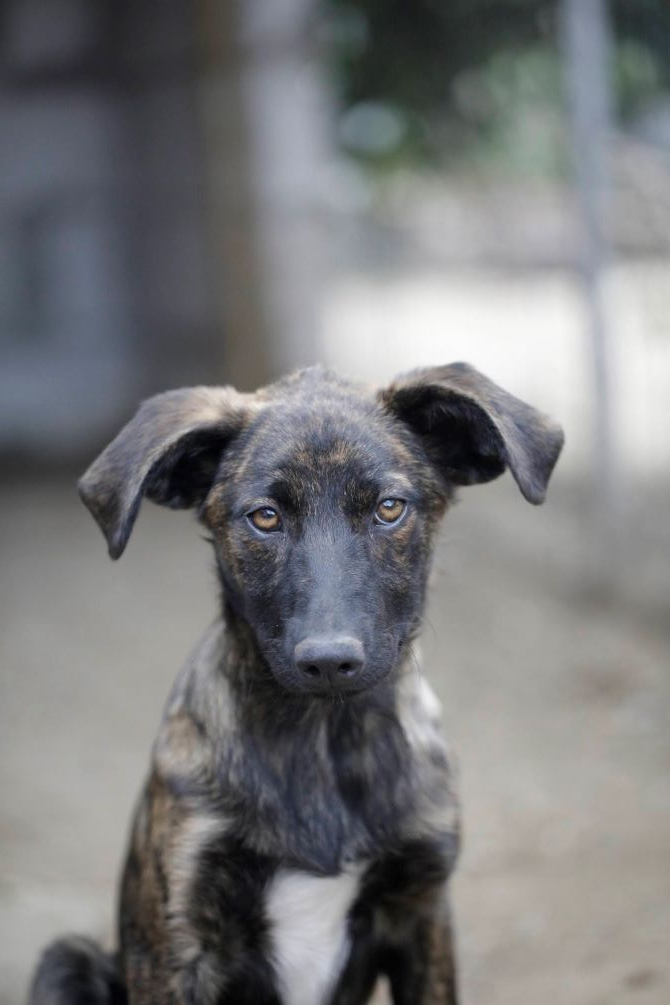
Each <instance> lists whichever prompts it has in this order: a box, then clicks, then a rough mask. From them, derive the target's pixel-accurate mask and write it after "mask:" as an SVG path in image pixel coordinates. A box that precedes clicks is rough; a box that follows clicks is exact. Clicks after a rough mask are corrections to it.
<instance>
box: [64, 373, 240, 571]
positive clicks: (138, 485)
mask: <svg viewBox="0 0 670 1005" xmlns="http://www.w3.org/2000/svg"><path fill="white" fill-rule="evenodd" d="M251 398H252V396H251V395H245V394H240V393H238V392H237V391H235V390H234V389H233V388H231V387H185V388H181V389H179V390H177V391H166V392H165V393H164V394H157V395H156V396H155V397H153V398H149V399H148V400H147V401H145V402H144V403H143V404H142V405H141V406H140V408H139V409H138V411H137V413H136V414H135V416H134V417H133V418H132V419H131V420H130V422H129V423H128V424H127V425H126V426H124V427H123V429H122V430H121V432H120V433H119V435H118V436H117V437H116V439H114V440H112V442H111V443H110V444H109V446H108V447H107V449H106V450H104V451H103V452H102V453H101V454H100V456H99V457H98V458H97V460H95V461H94V462H93V464H92V465H91V466H90V468H89V469H88V471H87V472H86V473H85V474H84V476H83V477H82V478H81V479H80V481H79V486H78V487H79V494H80V496H81V498H82V499H83V501H84V503H85V504H86V506H88V508H89V510H90V511H91V513H92V514H93V516H94V517H95V519H96V521H97V523H98V524H99V526H100V528H101V530H102V532H103V534H104V535H105V537H106V539H107V544H108V546H109V554H110V556H111V557H112V558H119V557H120V556H121V555H122V554H123V551H124V549H125V547H126V544H127V543H128V538H129V537H130V533H131V531H132V529H133V524H134V523H135V518H136V517H137V514H138V512H139V508H140V505H141V503H142V498H143V497H144V496H146V497H147V498H148V499H151V500H152V501H153V502H155V503H159V504H160V505H163V506H170V507H172V508H174V509H180V508H187V507H191V506H198V505H200V503H202V502H203V501H204V499H205V497H206V496H207V493H208V492H209V490H210V488H211V486H212V483H213V480H214V477H215V475H216V471H217V469H218V466H219V462H220V459H221V455H222V452H223V450H224V447H225V446H226V444H227V443H229V442H230V441H231V440H232V439H233V438H234V437H235V436H236V435H237V434H238V433H239V432H240V431H241V429H242V427H243V425H244V423H245V421H246V419H247V418H248V416H249V414H250V412H251V410H252V405H251Z"/></svg>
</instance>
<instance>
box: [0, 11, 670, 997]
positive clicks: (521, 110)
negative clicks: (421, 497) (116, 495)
mask: <svg viewBox="0 0 670 1005" xmlns="http://www.w3.org/2000/svg"><path fill="white" fill-rule="evenodd" d="M0 123H1V128H0V354H1V355H0V458H1V460H2V468H1V470H2V481H3V486H2V494H1V496H0V541H1V547H2V551H1V554H0V580H1V582H0V585H1V588H2V604H1V608H0V610H1V615H0V616H1V618H2V626H1V631H0V660H1V663H0V748H1V749H0V755H1V756H0V842H1V857H0V925H1V927H2V931H3V938H2V939H1V940H0V1002H1V1003H2V1005H16V1003H18V1002H21V1001H23V999H24V995H25V988H26V984H27V980H28V975H29V971H30V969H31V967H32V965H33V963H34V959H35V957H36V954H37V952H38V950H39V947H40V946H41V945H43V944H44V942H45V941H46V940H48V939H49V938H51V937H53V936H54V935H56V934H58V933H59V932H63V931H70V930H76V931H83V932H87V933H89V934H92V935H95V936H96V937H100V938H102V939H103V940H105V941H107V942H110V940H111V939H112V938H113V934H112V933H113V901H114V890H115V882H116V876H117V874H118V869H119V864H120V860H121V856H122V850H123V845H124V842H125V837H126V832H127V826H128V818H129V815H130V812H131V808H132V804H133V801H134V799H135V797H136V794H137V792H138V790H139V786H140V783H141V778H142V776H143V774H144V772H145V770H146V765H147V759H148V752H149V748H150V744H151V740H152V737H153V735H154V733H155V729H156V725H157V722H158V719H159V715H160V709H161V705H162V703H163V701H164V698H165V695H166V694H167V691H168V689H169V686H170V684H171V681H172V679H173V677H174V674H175V672H176V670H177V669H178V666H179V665H180V663H181V661H182V660H183V659H184V658H185V657H186V655H187V653H188V651H189V649H190V647H191V646H192V645H193V643H194V642H195V640H196V638H197V636H198V634H199V633H200V632H201V631H202V630H203V628H204V627H205V626H206V625H207V623H208V622H209V620H210V619H211V618H212V617H213V616H214V614H215V611H216V591H215V588H214V572H213V568H212V562H211V558H210V555H209V553H208V549H207V546H206V545H205V544H204V543H203V542H202V541H201V539H200V536H199V533H198V530H197V528H196V527H195V526H194V524H193V521H192V520H190V521H189V519H188V517H187V516H186V515H184V514H181V515H178V514H172V513H167V512H164V511H160V510H158V509H156V508H155V507H148V506H147V507H146V508H145V511H144V512H143V514H142V518H141V519H140V521H139V524H138V526H137V529H136V532H135V536H134V538H133V540H132V542H131V546H130V548H129V550H128V553H127V555H126V556H124V559H123V561H122V562H121V563H119V564H118V565H115V566H112V565H110V564H109V563H108V562H107V559H106V555H105V548H104V546H103V541H102V538H101V537H100V536H99V533H98V531H97V530H96V528H95V527H94V525H93V522H92V521H91V519H90V517H89V516H88V514H87V513H86V512H85V511H84V509H83V507H82V506H81V505H80V504H79V502H78V499H77V497H76V493H75V491H74V479H75V476H76V475H77V474H78V473H80V472H81V470H82V469H83V467H84V466H85V465H86V464H87V463H88V462H89V461H90V460H91V459H92V457H93V456H94V455H95V454H96V453H97V452H98V451H99V450H100V449H101V447H102V446H103V445H104V444H105V443H106V441H107V439H108V438H109V437H111V436H112V435H113V434H114V433H115V432H116V430H117V428H118V427H119V425H120V424H121V423H122V422H124V421H125V420H126V419H127V418H128V417H129V415H130V413H131V412H132V410H133V409H134V407H135V406H136V404H137V402H138V401H139V400H140V399H141V398H142V397H144V396H146V395H147V394H150V393H152V392H155V391H158V390H162V389H165V388H167V387H173V386H178V385H184V384H190V383H197V382H202V383H232V384H236V385H237V386H238V387H240V388H243V389H251V388H254V387H256V386H258V385H259V384H262V383H264V382H266V381H268V380H271V379H273V378H274V377H276V376H278V375H280V374H281V373H283V372H285V371H287V370H289V369H291V368H294V367H297V366H302V365H305V364H308V363H313V362H316V361H321V362H323V363H325V364H327V365H329V366H332V367H334V368H336V369H338V370H340V371H342V372H343V373H345V374H347V375H350V376H352V377H354V378H358V379H362V380H366V381H373V382H375V383H383V382H384V381H386V380H388V379H389V378H390V377H391V376H392V375H393V374H394V373H396V372H398V371H401V370H403V369H409V368H412V367H415V366H420V365H430V364H441V363H446V362H450V361H453V360H456V359H466V360H468V361H470V362H471V363H473V364H475V365H476V366H477V367H479V368H480V369H481V370H483V371H484V372H486V373H487V374H488V375H489V376H490V377H492V378H493V379H494V380H496V381H498V382H499V383H501V384H502V385H503V386H504V387H506V388H507V389H508V390H510V391H512V392H513V393H515V394H517V395H518V396H520V397H523V398H525V399H526V400H529V401H531V402H532V403H534V404H537V405H539V406H540V407H541V408H542V409H543V410H545V411H547V412H550V413H551V414H552V415H554V416H555V417H557V418H558V419H559V420H560V421H561V422H562V423H563V425H564V426H565V429H566V435H567V444H566V448H565V451H564V454H563V457H562V459H561V461H560V463H559V466H558V470H557V473H556V475H555V479H554V482H553V484H552V486H551V488H550V493H549V500H548V502H547V504H546V505H545V506H544V507H543V508H541V509H539V510H534V509H531V507H528V506H526V505H525V503H524V502H523V500H522V499H521V497H520V496H519V495H518V493H517V491H516V489H515V486H514V485H513V483H512V481H511V479H509V478H508V477H506V478H504V479H501V480H500V482H499V483H496V484H495V485H493V486H484V487H481V488H475V489H470V490H464V491H463V493H462V501H461V504H460V505H459V506H458V507H457V508H456V509H455V510H454V512H453V513H452V514H450V515H449V517H448V518H447V521H446V525H445V532H444V535H443V538H442V541H441V544H440V547H439V549H438V555H437V558H436V563H435V576H434V587H433V594H432V600H431V608H430V611H429V614H428V617H427V622H426V633H425V640H424V652H425V658H426V664H427V667H428V670H429V674H430V678H431V680H432V682H433V683H434V685H435V687H436V688H437V690H438V692H439V694H440V697H441V699H442V701H443V703H444V706H445V718H446V723H447V729H448V733H449V736H450V738H451V739H452V741H453V743H454V745H455V747H456V749H457V750H458V752H459V755H460V761H461V766H462V767H461V775H462V778H461V789H462V796H463V807H464V821H465V843H464V852H463V856H462V861H461V866H460V870H459V873H458V877H457V879H456V881H455V889H454V893H455V900H456V918H457V922H458V932H459V955H460V958H461V967H462V981H463V998H464V1002H465V1003H466V1005H467V1003H473V1005H474V1003H475V1002H477V1003H478V1005H479V1003H481V1005H483V1003H485V1002H486V1003H490V1005H506V1003H512V1002H514V1003H515V1005H524V1003H528V1005H530V1003H531V1002H532V1003H535V1002H537V1000H538V999H540V998H541V996H545V998H546V999H547V1000H549V1001H551V1002H552V1003H554V1005H597V1003H605V1002H607V1005H613V1003H619V1002H621V1003H628V1002H631V1003H632V1002H640V1003H644V1005H647V1003H649V1005H651V1003H654V1005H661V1003H666V1002H667V1001H669V1000H670V965H669V963H668V945H669V944H670V851H669V849H670V785H669V783H668V777H669V775H668V771H669V769H670V722H669V712H670V549H669V544H670V526H669V520H668V515H669V512H670V478H669V475H670V467H669V460H670V5H669V4H668V3H667V2H666V0H609V2H608V0H449V2H439V0H414V2H413V3H411V4H409V3H405V2H403V0H356V2H354V0H228V2H226V3H223V2H217V0H190V2H189V0H161V2H160V3H159V2H158V0H134V2H132V3H131V2H128V0H115V2H111V0H107V2H104V0H98V2H94V3H92V2H90V0H2V2H0Z"/></svg>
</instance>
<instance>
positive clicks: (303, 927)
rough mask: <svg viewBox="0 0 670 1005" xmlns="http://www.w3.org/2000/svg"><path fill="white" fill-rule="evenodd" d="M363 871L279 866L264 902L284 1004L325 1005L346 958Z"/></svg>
mask: <svg viewBox="0 0 670 1005" xmlns="http://www.w3.org/2000/svg"><path fill="white" fill-rule="evenodd" d="M362 871H363V869H362V867H357V868H355V869H351V870H347V871H346V872H343V873H340V875H339V876H332V877H331V876H327V877H321V876H310V875H309V873H305V872H295V871H291V870H288V869H282V870H281V871H280V872H278V873H277V875H276V877H275V878H274V880H273V882H272V884H271V886H270V889H269V891H268V896H267V901H266V905H265V909H266V915H267V918H268V921H269V923H270V933H271V935H270V938H271V944H272V958H273V962H274V966H275V972H276V974H277V981H278V984H279V990H280V992H281V995H282V999H283V1001H284V1002H285V1005H324V1003H325V1002H327V1000H328V996H329V992H330V991H331V990H332V988H333V986H334V984H335V981H336V980H337V978H338V977H339V975H340V973H341V971H342V968H343V967H344V964H345V963H346V960H347V954H348V951H349V935H348V927H347V914H348V912H349V909H350V907H351V905H352V904H353V902H354V900H355V898H356V894H357V892H358V885H359V880H360V877H361V873H362Z"/></svg>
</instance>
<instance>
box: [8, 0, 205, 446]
mask: <svg viewBox="0 0 670 1005" xmlns="http://www.w3.org/2000/svg"><path fill="white" fill-rule="evenodd" d="M192 11H193V5H192V4H190V3H188V0H166V2H163V3H161V4H160V8H159V6H158V5H157V4H155V3H151V2H143V0H139V2H133V3H130V2H121V3H115V4H111V3H110V4H98V3H95V4H92V3H89V2H87V0H6V2H5V3H3V4H2V50H1V56H0V68H1V69H0V116H1V119H2V130H0V164H1V168H0V256H1V264H0V284H1V287H0V289H1V292H0V339H1V340H2V367H1V369H0V430H1V432H0V446H2V447H3V448H4V449H7V447H8V446H9V445H11V447H12V449H13V450H14V451H16V452H17V453H19V454H23V453H24V452H25V451H26V450H28V451H30V452H39V453H45V454H49V455H52V456H54V455H56V457H57V456H59V455H62V454H69V453H72V452H73V451H78V450H80V449H81V448H82V447H84V446H87V445H88V444H90V443H91V442H92V441H95V439H96V438H97V436H99V435H100V430H101V429H105V428H106V427H108V426H109V425H110V423H113V422H114V421H117V419H118V417H119V415H122V414H124V413H125V411H126V409H127V407H128V404H129V403H130V402H132V401H134V400H135V399H136V398H137V396H138V394H141V393H144V392H146V391H148V390H151V389H158V388H161V387H164V386H168V385H169V384H171V383H174V382H175V381H177V382H180V383H186V382H188V381H190V380H195V379H202V378H203V377H204V376H205V374H206V373H207V369H208V367H209V366H210V365H211V363H212V360H213V358H214V355H215V353H216V352H217V351H218V349H217V347H216V337H215V333H216V321H215V318H214V314H213V310H212V306H211V303H210V302H209V299H208V292H207V283H206V254H205V244H206V240H207V238H206V232H205V227H204V224H203V211H204V202H203V198H204V193H203V185H202V174H203V172H202V153H201V149H200V147H199V143H198V141H197V119H196V100H195V87H194V58H195V38H196V33H195V25H194V24H193V16H192ZM158 13H159V14H160V16H157V14H158ZM96 434H97V435H96Z"/></svg>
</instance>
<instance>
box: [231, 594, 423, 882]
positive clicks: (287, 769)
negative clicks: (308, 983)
mask: <svg viewBox="0 0 670 1005" xmlns="http://www.w3.org/2000/svg"><path fill="white" fill-rule="evenodd" d="M220 672H221V673H223V674H224V675H225V677H226V682H227V686H228V692H229V696H230V699H231V701H232V703H233V705H234V709H235V711H234V715H233V719H234V721H235V722H236V724H237V727H238V728H237V729H236V730H235V736H236V739H235V740H234V744H235V753H234V755H232V756H231V755H230V752H229V754H228V755H227V756H226V757H225V758H224V763H225V768H224V770H225V773H226V778H227V783H229V782H230V780H231V771H232V772H233V773H234V778H233V781H234V785H235V786H236V787H237V786H239V794H240V797H241V799H242V801H243V803H244V804H245V805H246V807H247V809H246V816H245V819H247V818H248V819H249V820H250V821H251V825H250V826H249V827H248V828H246V827H245V840H246V841H247V842H248V843H251V844H253V845H254V846H256V845H257V848H256V850H257V851H261V852H263V853H267V854H272V855H276V856H278V857H282V858H284V859H286V860H288V861H294V862H295V863H300V865H301V867H304V868H310V869H313V870H315V871H317V872H321V871H323V872H335V871H337V870H338V869H339V868H340V867H341V866H342V864H343V862H345V861H346V860H348V859H356V858H358V857H360V856H364V855H365V854H367V852H368V851H369V850H370V849H371V848H373V847H375V846H378V845H379V843H380V842H382V843H385V842H389V841H393V840H395V838H396V837H397V835H398V834H399V833H400V830H401V829H402V826H403V822H404V821H405V820H406V819H407V818H408V817H410V816H411V813H412V809H413V804H414V797H415V794H414V791H413V783H412V777H413V776H412V771H413V767H412V756H411V752H410V747H409V743H408V738H407V736H406V733H405V731H404V729H403V726H402V723H401V719H402V714H401V710H400V708H399V705H400V703H401V701H402V699H401V697H400V691H401V689H400V688H399V687H398V683H399V677H400V675H401V674H402V673H406V672H407V668H406V667H405V666H404V665H403V663H402V661H401V665H400V666H399V667H398V668H396V669H395V670H394V671H393V673H392V674H390V675H389V677H388V678H387V679H386V680H385V681H382V682H381V683H380V684H378V685H376V686H375V687H373V688H371V689H369V690H368V691H365V692H361V693H360V694H357V695H353V696H350V697H348V698H346V699H343V698H342V697H339V698H336V699H328V698H320V697H316V696H313V695H295V694H292V693H290V692H288V691H286V690H285V689H283V688H282V687H281V685H280V684H279V683H278V682H277V681H276V680H275V679H274V678H273V676H272V674H271V672H270V670H269V668H268V667H267V665H266V664H265V661H263V660H262V656H261V655H260V653H259V651H258V646H257V644H256V642H255V639H254V636H253V632H252V630H251V628H250V626H249V625H248V624H247V623H246V622H245V621H244V620H243V619H241V618H239V617H238V616H236V615H235V614H234V612H228V616H227V619H226V624H225V645H224V648H223V663H222V665H221V666H220ZM242 766H243V767H242ZM264 814H266V815H267V819H266V817H265V816H264ZM324 822H325V826H324Z"/></svg>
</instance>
